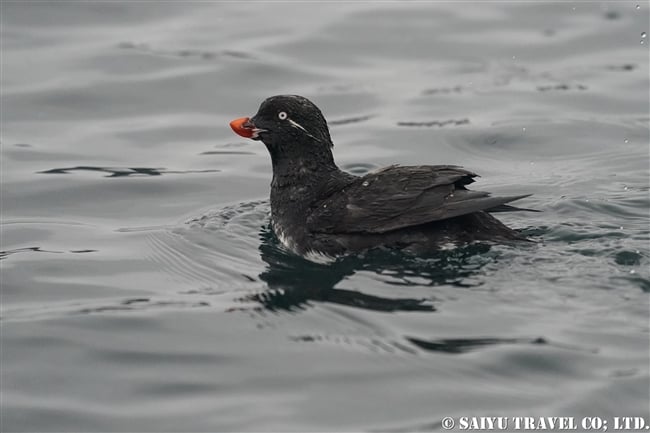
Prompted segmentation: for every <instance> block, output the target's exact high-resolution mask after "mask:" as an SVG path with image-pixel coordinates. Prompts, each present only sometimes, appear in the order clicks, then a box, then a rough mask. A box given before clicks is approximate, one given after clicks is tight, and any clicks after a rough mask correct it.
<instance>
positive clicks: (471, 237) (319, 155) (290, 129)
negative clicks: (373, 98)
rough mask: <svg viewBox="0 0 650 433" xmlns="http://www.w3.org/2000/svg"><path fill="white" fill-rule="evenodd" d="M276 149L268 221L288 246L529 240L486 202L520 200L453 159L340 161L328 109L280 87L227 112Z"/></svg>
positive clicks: (332, 251)
mask: <svg viewBox="0 0 650 433" xmlns="http://www.w3.org/2000/svg"><path fill="white" fill-rule="evenodd" d="M230 126H231V127H232V129H233V130H234V131H235V132H236V133H237V134H239V135H240V136H242V137H246V138H251V139H253V140H261V141H262V142H264V144H265V145H266V147H267V149H268V151H269V153H270V154H271V162H272V165H273V181H272V182H271V225H272V227H273V231H274V232H275V234H276V235H277V237H278V239H280V241H281V242H282V243H283V244H284V245H285V246H286V247H287V248H288V249H289V250H291V251H293V252H294V253H296V254H299V255H301V256H304V257H305V258H307V259H310V260H313V261H320V260H322V259H331V258H335V257H337V256H339V255H344V254H349V253H360V252H363V251H366V250H369V249H372V248H378V247H381V248H396V249H401V250H405V251H409V252H412V253H415V254H418V253H424V252H429V251H435V250H437V249H440V248H444V247H447V246H455V245H461V244H465V243H468V242H473V241H494V242H510V241H516V240H525V238H523V237H522V236H521V235H519V234H518V233H517V232H515V231H514V230H512V229H510V228H508V227H506V226H505V225H504V224H503V223H501V222H500V221H499V220H497V219H496V218H494V217H493V216H492V215H490V214H489V213H488V212H496V211H512V210H521V209H518V208H515V207H513V206H509V205H507V204H506V203H509V202H512V201H514V200H518V199H520V198H523V197H528V195H529V194H528V195H515V196H507V197H492V196H491V195H490V193H488V192H482V191H471V190H469V189H467V188H466V186H467V185H468V184H470V183H472V182H474V178H475V177H477V175H476V174H474V173H472V172H471V171H467V170H464V169H463V168H461V167H457V166H453V165H418V166H399V165H391V166H388V167H385V168H381V169H379V170H375V171H373V172H370V173H368V174H366V175H364V176H354V175H352V174H350V173H346V172H344V171H342V170H340V169H339V168H338V167H337V166H336V164H335V162H334V158H333V156H332V146H333V144H332V139H331V138H330V134H329V129H328V127H327V122H326V121H325V117H324V116H323V114H322V113H321V111H320V110H319V109H318V107H316V105H314V104H313V103H312V102H311V101H309V100H308V99H306V98H304V97H302V96H296V95H280V96H273V97H271V98H268V99H266V100H265V101H264V102H262V105H261V106H260V108H259V110H258V111H257V114H255V115H254V116H253V117H252V118H248V117H243V118H240V119H236V120H233V121H232V122H230Z"/></svg>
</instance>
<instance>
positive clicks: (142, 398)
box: [0, 1, 650, 432]
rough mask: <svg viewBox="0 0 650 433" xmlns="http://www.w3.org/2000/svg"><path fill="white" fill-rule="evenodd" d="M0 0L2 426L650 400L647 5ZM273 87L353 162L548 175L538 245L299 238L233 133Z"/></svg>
mask: <svg viewBox="0 0 650 433" xmlns="http://www.w3.org/2000/svg"><path fill="white" fill-rule="evenodd" d="M637 5H638V6H637ZM0 8H1V10H0V12H1V26H2V28H1V38H2V39H1V50H2V51H1V55H2V58H1V63H2V81H1V102H2V106H1V126H2V133H1V146H2V149H1V156H2V158H1V159H2V162H1V167H0V168H1V179H0V180H1V194H2V195H1V200H0V203H1V212H0V216H1V225H0V228H1V248H0V250H2V253H1V255H0V270H1V286H2V292H1V304H2V306H1V311H0V316H1V320H0V331H1V340H0V341H1V352H0V361H1V387H2V389H1V402H0V410H1V413H0V415H1V429H2V430H3V431H86V432H90V431H103V432H108V431H139V432H141V431H142V432H143V431H241V430H246V431H336V430H346V431H349V430H370V431H410V430H437V429H440V428H441V420H442V419H443V418H444V417H446V416H451V417H459V416H482V415H488V416H573V417H576V419H578V420H579V419H580V417H584V416H600V417H603V418H607V417H613V416H644V417H646V419H649V418H650V414H649V409H648V407H649V400H650V398H649V387H650V376H649V358H650V355H649V336H650V334H649V293H650V246H649V242H650V227H649V223H650V215H649V211H650V198H649V176H650V174H649V173H650V168H649V161H650V158H649V147H648V146H649V143H650V137H649V128H648V122H649V120H650V119H649V117H650V115H649V110H650V108H649V96H648V95H649V90H650V84H649V78H648V77H649V75H648V72H649V71H648V61H649V51H648V46H649V45H650V42H649V41H648V38H647V36H646V33H647V32H648V31H649V9H650V4H649V3H648V2H626V1H616V2H579V1H576V2H569V1H567V2H523V1H522V2H458V1H455V2H416V1H413V2H406V1H405V2H354V3H353V2H271V1H268V2H191V1H187V2H180V1H179V2H162V1H160V2H148V1H113V2H78V1H51V2H36V1H3V2H2V4H1V6H0ZM284 93H292V94H301V95H304V96H306V97H308V98H310V99H312V100H313V101H314V102H315V103H316V104H317V105H318V106H319V107H320V108H321V109H322V110H323V112H324V114H325V116H326V117H327V118H328V119H329V120H330V122H331V125H330V127H331V133H332V137H333V140H334V143H335V147H334V151H335V158H336V160H337V161H338V163H339V164H340V165H341V166H342V167H343V168H345V169H347V170H350V171H352V172H355V173H364V172H366V171H368V170H371V169H374V168H376V167H380V166H383V165H387V164H391V163H400V164H457V165H462V166H464V167H466V168H468V169H470V170H473V171H477V172H478V173H479V174H481V176H482V177H481V178H480V181H479V183H478V184H477V185H476V187H477V188H478V189H485V190H489V191H493V192H495V193H502V194H521V193H533V194H534V195H533V196H532V197H530V198H527V199H525V200H522V201H521V202H519V203H520V204H521V205H522V206H524V207H530V208H535V209H540V210H542V211H543V212H540V213H512V214H507V215H503V216H500V218H501V219H502V220H503V221H504V222H506V223H507V224H508V225H510V226H512V227H514V228H517V229H519V230H522V231H523V232H524V233H526V234H527V235H529V236H531V237H532V238H533V239H535V240H536V241H537V243H536V244H534V245H531V246H516V247H513V246H508V247H506V246H491V245H471V246H466V247H462V248H457V249H452V250H446V251H442V252H440V253H438V254H434V255H432V256H430V257H420V258H414V257H408V256H403V255H399V254H383V255H382V254H377V255H370V256H369V257H366V258H348V259H345V260H341V261H339V262H338V263H335V264H333V265H331V266H321V265H316V264H311V263H309V262H305V261H304V260H302V259H299V258H296V257H294V256H292V255H291V254H288V253H286V252H285V251H284V250H283V249H282V248H281V247H280V246H279V244H278V241H277V240H276V239H275V237H274V236H273V234H272V233H271V232H270V231H269V229H268V223H269V203H268V192H269V182H270V178H271V168H270V160H269V157H268V155H267V152H266V149H265V148H264V146H263V145H262V144H261V143H259V142H253V141H247V140H244V139H241V138H240V137H237V136H236V135H234V134H233V133H232V131H231V130H230V128H229V126H228V122H229V121H230V120H231V119H233V118H236V117H241V116H248V115H252V114H254V113H255V112H256V111H257V108H258V106H259V103H260V102H261V101H262V100H263V99H265V98H266V97H268V96H271V95H276V94H284ZM610 422H611V421H610ZM610 428H611V426H610Z"/></svg>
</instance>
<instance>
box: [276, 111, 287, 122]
mask: <svg viewBox="0 0 650 433" xmlns="http://www.w3.org/2000/svg"><path fill="white" fill-rule="evenodd" d="M278 117H279V118H280V120H284V119H286V118H287V113H285V112H284V111H280V112H279V113H278Z"/></svg>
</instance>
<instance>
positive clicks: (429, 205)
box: [307, 165, 527, 233]
mask: <svg viewBox="0 0 650 433" xmlns="http://www.w3.org/2000/svg"><path fill="white" fill-rule="evenodd" d="M477 176H478V175H476V174H474V173H472V172H470V171H467V170H464V169H462V168H461V167H456V166H451V165H437V166H431V165H424V166H409V167H402V166H396V165H393V166H389V167H386V168H384V169H381V170H379V171H375V172H371V173H368V174H367V175H365V176H363V177H360V178H358V179H357V180H355V181H354V182H352V183H350V184H348V185H347V186H346V187H345V188H344V189H342V190H340V191H337V192H336V194H332V195H331V196H329V197H328V198H326V199H325V200H322V201H320V202H318V203H316V204H315V206H314V207H313V208H312V211H311V213H310V215H309V217H308V219H307V225H308V229H309V230H310V231H313V232H320V233H384V232H388V231H391V230H396V229H399V228H404V227H410V226H416V225H420V224H425V223H429V222H432V221H438V220H443V219H447V218H452V217H456V216H460V215H465V214H469V213H473V212H478V211H482V210H488V209H491V208H496V207H499V206H501V205H503V204H504V203H508V202H511V201H514V200H518V199H520V198H523V197H527V195H518V196H509V197H491V196H490V194H489V193H487V192H481V191H470V190H468V189H466V188H465V185H468V184H470V183H472V182H474V178H475V177H477Z"/></svg>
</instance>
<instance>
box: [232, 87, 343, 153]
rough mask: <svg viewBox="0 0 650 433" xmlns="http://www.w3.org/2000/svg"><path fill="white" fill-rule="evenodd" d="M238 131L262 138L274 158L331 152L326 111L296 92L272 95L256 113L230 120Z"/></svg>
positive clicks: (252, 137)
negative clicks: (294, 93) (293, 93)
mask: <svg viewBox="0 0 650 433" xmlns="http://www.w3.org/2000/svg"><path fill="white" fill-rule="evenodd" d="M230 127H231V128H232V129H233V131H235V132H236V133H237V134H238V135H240V136H242V137H246V138H250V139H252V140H261V141H262V142H263V143H264V144H265V145H266V147H267V148H268V150H269V153H270V154H271V158H272V159H273V160H274V161H276V160H277V159H282V158H301V159H302V158H304V157H309V156H310V155H311V156H313V157H316V159H318V156H319V155H323V154H325V155H331V150H330V148H331V147H332V139H331V138H330V133H329V129H328V128H327V122H326V121H325V117H324V116H323V113H321V111H320V110H319V109H318V107H316V105H314V104H313V103H312V102H311V101H310V100H308V99H307V98H304V97H302V96H297V95H280V96H272V97H270V98H268V99H266V100H265V101H264V102H262V105H260V108H259V110H257V113H256V114H255V115H254V116H253V117H250V118H249V117H242V118H239V119H235V120H233V121H232V122H230Z"/></svg>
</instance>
